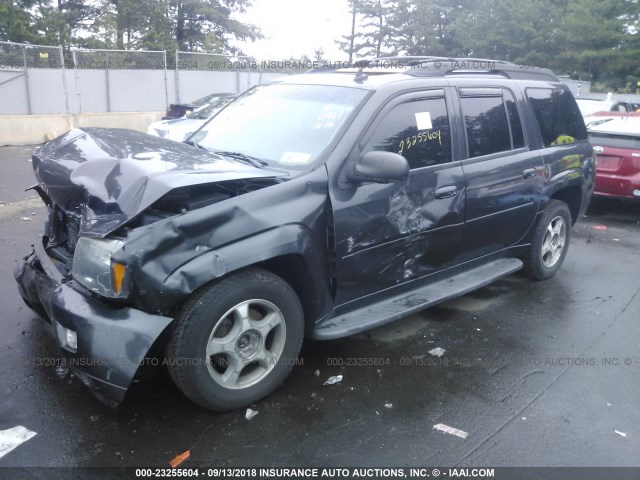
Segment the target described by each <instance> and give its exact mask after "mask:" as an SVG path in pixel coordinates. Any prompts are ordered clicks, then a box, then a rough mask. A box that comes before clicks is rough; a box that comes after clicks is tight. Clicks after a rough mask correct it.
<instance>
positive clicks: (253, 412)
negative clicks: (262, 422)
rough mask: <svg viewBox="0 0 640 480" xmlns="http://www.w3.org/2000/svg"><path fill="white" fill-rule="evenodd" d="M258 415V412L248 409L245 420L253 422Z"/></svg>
mask: <svg viewBox="0 0 640 480" xmlns="http://www.w3.org/2000/svg"><path fill="white" fill-rule="evenodd" d="M258 413H260V412H258V411H257V410H251V409H250V408H247V411H246V413H245V414H244V418H246V419H247V420H251V419H252V418H253V417H255V416H256V415H257V414H258Z"/></svg>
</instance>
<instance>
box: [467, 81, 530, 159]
mask: <svg viewBox="0 0 640 480" xmlns="http://www.w3.org/2000/svg"><path fill="white" fill-rule="evenodd" d="M460 102H461V104H462V111H463V113H464V123H465V128H466V131H467V146H468V148H469V158H474V157H481V156H483V155H490V154H492V153H499V152H506V151H509V150H513V149H516V148H522V147H524V146H525V142H524V133H523V131H522V121H521V120H520V114H519V112H518V107H517V105H516V101H515V98H514V96H513V93H511V92H510V91H509V90H503V89H498V88H491V89H466V88H465V89H461V90H460Z"/></svg>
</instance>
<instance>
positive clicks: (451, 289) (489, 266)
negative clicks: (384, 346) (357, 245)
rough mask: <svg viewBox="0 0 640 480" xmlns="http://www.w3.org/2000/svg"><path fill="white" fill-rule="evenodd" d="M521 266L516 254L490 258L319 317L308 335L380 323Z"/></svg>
mask: <svg viewBox="0 0 640 480" xmlns="http://www.w3.org/2000/svg"><path fill="white" fill-rule="evenodd" d="M521 268H522V261H521V260H518V259H517V258H501V259H499V260H493V261H491V262H488V263H485V264H484V265H480V266H478V267H475V268H473V269H471V270H467V271H466V272H461V273H458V274H457V275H454V276H452V277H447V278H444V279H442V280H438V281H437V282H434V283H431V284H429V285H426V286H424V287H421V288H418V289H417V290H412V291H410V292H403V293H402V294H400V295H396V296H395V297H391V298H387V299H386V300H383V301H381V302H379V303H376V304H374V305H370V306H367V307H363V308H360V309H358V310H353V311H352V312H348V313H345V314H343V315H338V316H336V317H330V318H327V319H325V320H322V321H321V322H319V323H318V324H316V325H315V327H314V328H313V330H312V331H311V332H310V337H311V338H313V339H315V340H331V339H334V338H340V337H346V336H348V335H353V334H355V333H359V332H362V331H364V330H369V329H370V328H374V327H379V326H381V325H384V324H385V323H389V322H392V321H394V320H397V319H399V318H402V317H406V316H408V315H411V314H413V313H415V312H418V311H420V310H423V309H425V308H427V307H431V306H433V305H436V304H438V303H442V302H444V301H446V300H450V299H452V298H455V297H459V296H461V295H464V294H466V293H469V292H471V291H472V290H476V289H478V288H481V287H484V286H485V285H488V284H490V283H493V282H494V281H496V280H497V279H499V278H501V277H504V276H507V275H510V274H512V273H514V272H517V271H518V270H520V269H521Z"/></svg>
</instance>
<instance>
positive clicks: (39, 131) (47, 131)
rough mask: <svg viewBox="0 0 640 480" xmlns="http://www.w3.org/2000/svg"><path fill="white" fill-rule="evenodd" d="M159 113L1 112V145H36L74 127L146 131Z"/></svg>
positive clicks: (158, 118)
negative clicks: (69, 113)
mask: <svg viewBox="0 0 640 480" xmlns="http://www.w3.org/2000/svg"><path fill="white" fill-rule="evenodd" d="M163 114H164V111H161V112H117V113H82V114H78V115H66V114H65V115H0V146H3V145H37V144H40V143H44V142H47V141H49V140H51V139H53V138H55V137H57V136H59V135H62V134H63V133H66V132H68V131H69V130H72V129H73V128H82V127H104V128H127V129H131V130H138V131H140V132H146V131H147V127H148V126H149V124H150V123H153V122H157V121H158V120H160V118H162V115H163Z"/></svg>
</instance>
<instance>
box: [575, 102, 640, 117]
mask: <svg viewBox="0 0 640 480" xmlns="http://www.w3.org/2000/svg"><path fill="white" fill-rule="evenodd" d="M576 103H577V104H578V108H579V109H580V113H581V114H582V116H583V117H587V116H589V115H593V114H594V113H596V112H621V113H626V112H634V111H635V110H636V109H635V108H634V107H633V104H632V103H630V102H622V101H616V100H599V99H597V98H576Z"/></svg>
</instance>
